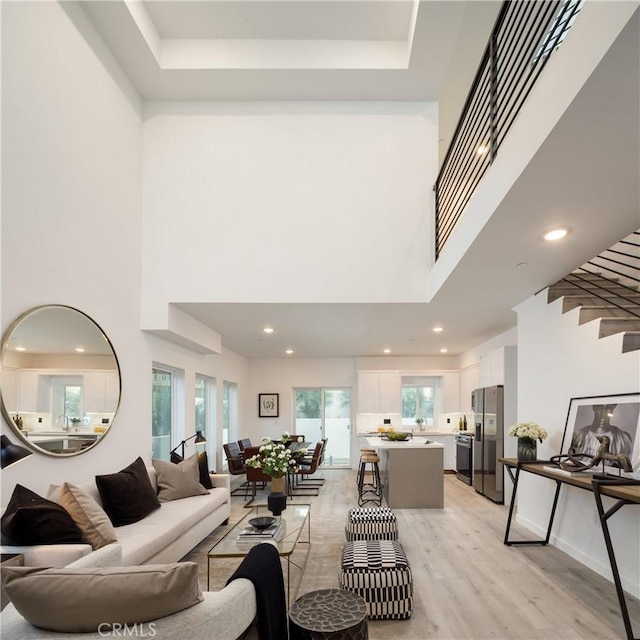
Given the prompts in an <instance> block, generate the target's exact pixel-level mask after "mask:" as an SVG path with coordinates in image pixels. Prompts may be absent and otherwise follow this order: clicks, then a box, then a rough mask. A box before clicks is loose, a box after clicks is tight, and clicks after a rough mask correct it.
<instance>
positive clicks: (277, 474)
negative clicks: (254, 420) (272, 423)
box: [245, 438, 298, 478]
mask: <svg viewBox="0 0 640 640" xmlns="http://www.w3.org/2000/svg"><path fill="white" fill-rule="evenodd" d="M263 440H265V441H266V442H265V444H263V445H262V446H261V447H260V451H259V453H257V454H256V455H255V456H253V457H251V458H249V459H248V460H246V461H245V464H247V465H248V466H250V467H253V468H254V469H262V471H264V473H266V474H267V475H268V476H271V477H272V478H282V477H283V476H284V475H286V474H287V473H289V472H292V471H295V470H296V469H297V468H298V463H297V462H296V461H295V460H294V459H293V457H292V455H291V451H289V449H287V448H286V447H285V446H284V445H283V444H282V443H281V442H273V441H272V440H269V438H263Z"/></svg>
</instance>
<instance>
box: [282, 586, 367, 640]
mask: <svg viewBox="0 0 640 640" xmlns="http://www.w3.org/2000/svg"><path fill="white" fill-rule="evenodd" d="M289 638H290V640H367V639H368V638H369V631H368V629H367V605H366V603H365V601H364V599H363V598H362V597H361V596H359V595H358V594H356V593H353V592H351V591H344V590H342V589H320V590H319V591H310V592H309V593H305V595H303V596H301V597H300V598H298V599H297V600H296V601H295V602H294V603H293V605H292V606H291V609H290V611H289Z"/></svg>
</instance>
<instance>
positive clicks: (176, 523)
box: [0, 467, 231, 567]
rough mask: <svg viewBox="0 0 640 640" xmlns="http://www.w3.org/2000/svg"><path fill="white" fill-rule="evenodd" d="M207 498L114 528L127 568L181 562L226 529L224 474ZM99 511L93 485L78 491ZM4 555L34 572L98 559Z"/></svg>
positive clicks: (65, 548)
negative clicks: (21, 560) (218, 529)
mask: <svg viewBox="0 0 640 640" xmlns="http://www.w3.org/2000/svg"><path fill="white" fill-rule="evenodd" d="M147 473H148V474H149V479H150V480H151V485H152V486H153V487H154V488H155V489H156V490H157V482H156V470H155V469H154V468H153V467H147ZM210 477H211V484H213V486H214V488H213V489H210V490H209V495H208V496H192V497H189V498H180V499H179V500H172V501H170V502H163V503H162V506H161V507H160V508H159V509H157V510H156V511H154V512H153V513H151V514H149V515H148V516H147V517H146V518H143V519H142V520H140V521H139V522H135V523H134V524H129V525H125V526H123V527H116V530H115V531H116V534H117V538H118V544H120V545H121V547H122V564H123V565H124V566H129V565H139V564H161V563H165V562H177V561H178V560H180V558H182V557H184V556H185V555H186V554H187V553H188V552H189V551H191V549H193V547H195V546H196V545H197V544H198V543H199V542H200V541H201V540H202V539H203V538H205V537H206V536H208V535H209V534H210V533H211V532H212V531H213V530H214V529H215V528H216V527H219V526H220V525H221V524H223V523H225V522H226V521H227V520H228V519H229V515H230V513H231V506H230V500H231V493H230V480H229V476H228V475H226V474H211V475H210ZM78 488H79V489H82V490H83V491H85V492H86V493H88V494H89V495H90V496H91V497H92V498H93V499H94V500H95V501H96V502H97V503H98V504H99V505H101V506H102V500H101V499H100V494H99V493H98V488H97V486H96V483H95V481H91V482H86V483H83V484H79V485H78ZM0 550H1V551H2V553H22V554H23V555H24V557H25V565H27V566H30V567H62V566H66V565H68V564H70V563H71V562H74V561H75V560H78V559H79V558H81V557H83V556H85V555H89V554H91V553H96V552H95V551H92V549H91V546H90V545H89V544H55V545H33V546H29V547H22V546H10V545H2V546H1V547H0Z"/></svg>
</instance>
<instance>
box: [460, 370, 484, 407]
mask: <svg viewBox="0 0 640 640" xmlns="http://www.w3.org/2000/svg"><path fill="white" fill-rule="evenodd" d="M480 386H481V385H480V367H479V365H474V366H473V367H469V368H468V369H463V370H462V371H461V372H460V412H462V413H468V412H470V411H471V393H472V392H473V390H474V389H478V388H479V387H480Z"/></svg>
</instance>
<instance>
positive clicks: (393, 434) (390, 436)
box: [387, 431, 409, 442]
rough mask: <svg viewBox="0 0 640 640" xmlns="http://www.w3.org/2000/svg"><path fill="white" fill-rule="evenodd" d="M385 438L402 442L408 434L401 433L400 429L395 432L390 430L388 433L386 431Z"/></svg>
mask: <svg viewBox="0 0 640 640" xmlns="http://www.w3.org/2000/svg"><path fill="white" fill-rule="evenodd" d="M387 438H388V439H389V440H395V441H396V442H404V441H405V440H407V439H408V438H409V434H408V433H403V432H401V431H396V432H393V431H392V432H390V433H387Z"/></svg>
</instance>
